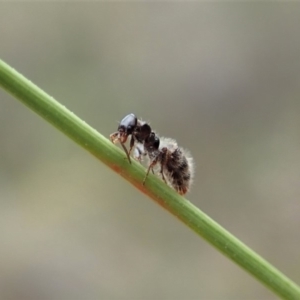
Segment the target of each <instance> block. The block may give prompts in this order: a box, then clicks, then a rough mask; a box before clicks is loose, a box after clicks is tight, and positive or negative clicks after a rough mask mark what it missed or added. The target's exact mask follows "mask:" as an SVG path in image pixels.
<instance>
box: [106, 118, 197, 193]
mask: <svg viewBox="0 0 300 300" xmlns="http://www.w3.org/2000/svg"><path fill="white" fill-rule="evenodd" d="M129 135H131V139H130V148H129V151H128V150H127V148H126V146H125V145H124V144H125V143H126V141H127V138H128V136H129ZM110 139H111V141H112V142H113V143H117V142H120V143H121V145H122V147H123V149H124V151H125V153H126V155H127V158H128V160H129V162H130V163H131V159H130V154H131V151H132V149H133V147H135V149H134V158H135V159H137V160H139V161H141V160H142V155H143V156H148V158H149V160H150V162H149V165H148V169H147V172H146V176H145V178H144V180H143V184H145V182H146V179H147V177H148V175H149V172H150V170H152V173H155V170H154V167H156V166H157V165H158V166H160V171H159V173H160V174H161V177H162V179H163V181H164V182H165V183H166V184H168V185H170V186H172V187H173V188H174V189H175V190H176V191H177V192H178V193H179V194H180V195H184V194H185V193H187V192H188V190H189V189H190V186H191V183H192V179H193V175H194V166H193V159H192V157H191V155H190V154H189V152H188V151H186V150H184V149H182V148H180V147H178V145H177V142H176V141H175V140H173V139H170V138H161V139H160V138H159V137H158V135H157V134H156V133H155V132H153V131H152V129H151V127H150V125H149V124H147V123H146V122H143V121H141V120H139V119H137V117H136V116H135V115H134V114H129V115H127V116H125V117H124V118H123V119H122V120H121V122H120V124H119V127H118V131H117V132H115V133H112V134H111V135H110Z"/></svg>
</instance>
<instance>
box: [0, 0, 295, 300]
mask: <svg viewBox="0 0 300 300" xmlns="http://www.w3.org/2000/svg"><path fill="white" fill-rule="evenodd" d="M299 32H300V5H299V3H274V4H267V3H247V4H242V3H227V4H221V3H212V4H211V3H196V2H194V3H162V2H161V3H160V2H156V3H129V2H128V3H121V2H119V3H75V4H71V3H26V4H25V3H23V4H22V3H1V4H0V37H1V46H0V57H1V59H3V60H4V61H6V62H7V63H8V64H10V65H11V66H13V67H14V68H15V69H17V70H18V71H19V72H21V73H22V74H24V75H25V76H26V77H27V78H28V79H30V80H31V81H32V82H34V83H36V84H37V85H38V86H39V87H41V88H42V89H44V90H45V91H46V92H47V93H49V94H50V95H51V96H53V97H54V98H55V99H57V100H58V101H60V102H61V103H62V104H64V105H65V106H66V107H68V108H69V109H70V110H71V111H73V112H74V113H75V114H77V115H78V116H79V117H80V118H82V119H83V120H84V121H86V122H87V123H88V124H90V125H91V126H93V127H94V128H96V129H97V130H99V132H101V133H102V134H104V135H106V136H107V137H108V136H109V134H110V133H112V132H114V131H115V130H116V129H117V124H118V123H117V122H118V121H119V120H121V119H122V118H123V117H124V116H125V115H126V114H128V113H131V112H133V113H135V114H136V115H137V116H139V117H141V118H143V119H144V120H146V121H149V122H150V124H151V125H152V127H153V128H154V129H155V130H156V131H157V132H158V133H159V134H160V135H162V136H167V137H172V138H175V139H176V140H177V141H178V143H179V145H181V146H182V147H184V148H187V149H189V150H190V152H191V153H192V154H193V156H194V159H195V163H196V177H195V182H194V186H193V188H192V190H191V193H190V194H188V196H187V198H188V199H189V200H190V201H191V202H193V203H194V204H195V205H196V206H198V207H199V208H200V209H202V210H203V211H204V212H205V213H207V214H208V215H209V216H211V217H212V218H214V219H215V220H216V221H217V222H219V223H220V224H221V225H222V226H224V227H225V228H226V229H228V230H229V231H230V232H232V233H233V234H234V235H236V236H237V237H238V238H239V239H241V240H242V241H243V242H245V243H246V244H247V245H248V246H250V247H251V248H252V249H254V250H255V251H257V252H258V253H259V254H260V255H262V256H263V257H264V258H265V259H267V260H268V261H270V262H271V263H272V264H274V265H275V266H276V267H277V268H279V269H280V270H281V271H282V272H284V273H285V274H286V275H288V276H289V277H291V278H292V279H293V280H294V281H296V282H298V283H299V282H300V255H299V248H300V233H299V226H300V218H299V215H300V208H299V197H300V185H299V180H300V151H299V149H300V118H299V114H300V101H299V96H300V85H299V80H300V34H299ZM0 101H1V104H0V118H1V126H0V138H1V147H0V240H1V247H0V298H1V299H72V300H73V299H109V300H110V299H149V300H150V299H166V300H167V299H277V297H276V296H275V295H274V294H273V293H271V292H270V291H269V290H267V289H266V288H265V287H264V286H263V285H262V284H261V283H259V282H257V281H256V280H255V279H254V278H252V277H251V276H250V275H248V274H247V273H246V272H245V271H243V270H241V269H240V268H239V267H238V266H236V265H235V264H234V263H232V262H231V261H229V260H228V259H227V258H225V257H224V256H223V255H222V254H220V253H219V252H217V251H216V250H215V249H214V248H212V247H211V246H210V245H209V244H207V243H206V242H205V241H204V240H202V239H201V238H199V237H198V236H197V235H196V234H194V233H193V232H192V231H191V230H190V229H189V228H187V227H185V226H184V225H183V224H182V223H181V222H179V221H178V220H177V219H176V218H174V217H173V216H172V215H170V214H169V213H168V212H166V211H165V210H163V209H161V207H159V206H158V205H156V204H155V203H154V202H152V201H151V200H150V201H149V199H148V198H147V197H146V196H144V195H143V194H141V193H140V192H139V191H138V190H136V189H135V188H134V187H133V186H131V185H129V184H128V183H127V182H125V181H124V180H123V179H122V178H121V177H119V176H118V175H117V174H115V173H113V172H112V171H111V170H110V169H108V168H107V167H105V166H104V165H103V164H101V163H100V162H98V161H97V160H96V159H95V158H94V157H93V156H91V155H90V154H89V153H87V152H86V151H84V150H83V149H81V148H80V147H78V146H77V144H75V143H74V142H73V141H71V140H69V138H67V137H66V136H64V135H63V134H61V133H60V132H59V131H58V130H56V129H55V128H54V127H52V126H51V125H49V124H48V123H47V122H45V121H44V120H43V119H41V118H40V117H39V116H37V115H36V114H34V113H33V112H31V111H30V110H29V109H27V108H26V107H25V106H24V105H23V104H21V103H20V102H19V101H17V100H16V99H15V98H13V97H12V96H11V95H9V94H7V93H6V92H5V91H4V90H2V89H1V90H0Z"/></svg>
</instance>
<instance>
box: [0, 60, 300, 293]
mask: <svg viewBox="0 0 300 300" xmlns="http://www.w3.org/2000/svg"><path fill="white" fill-rule="evenodd" d="M0 85H1V86H2V87H3V88H4V89H5V90H6V91H7V92H9V93H11V94H12V95H13V96H15V97H16V98H17V99H19V100H20V101H21V102H23V103H24V104H25V105H26V106H28V107H29V108H31V109H32V110H33V111H35V112H36V113H37V114H39V115H40V116H41V117H43V118H44V119H45V120H47V121H48V122H49V123H51V124H52V125H54V126H55V127H56V128H58V129H59V130H60V131H62V132H63V133H64V134H66V135H67V136H69V137H70V138H71V139H73V140H74V141H75V142H76V143H78V144H79V145H80V146H82V147H83V148H85V149H86V150H88V151H89V152H90V153H92V154H93V155H94V156H96V157H97V158H98V159H99V160H101V161H102V162H103V163H104V164H106V165H107V166H108V167H110V168H111V169H113V170H114V171H116V172H117V173H119V174H120V175H121V176H123V177H124V178H125V179H126V180H128V181H129V182H130V183H131V184H133V185H134V186H136V187H137V188H138V189H139V190H141V191H142V192H143V193H145V194H147V195H148V196H149V197H151V198H152V199H153V200H154V201H156V202H157V203H159V204H160V205H161V206H163V207H164V208H165V209H167V210H168V211H169V212H171V213H172V214H173V215H175V216H176V217H177V218H178V219H180V220H181V221H182V222H183V223H185V224H186V225H187V226H189V227H190V228H191V229H193V230H194V231H195V232H196V233H198V234H199V235H200V236H202V237H203V238H204V239H206V240H207V241H208V242H209V243H210V244H212V245H213V246H214V247H215V248H217V249H218V250H219V251H220V252H222V253H223V254H224V255H226V256H227V257H229V258H230V259H232V260H233V261H234V262H236V263H237V264H238V265H240V266H241V267H242V268H244V269H245V270H247V271H248V272H249V273H250V274H252V275H253V276H254V277H256V278H257V279H258V280H260V281H261V282H262V283H264V284H265V285H266V286H267V287H268V288H270V289H271V290H273V291H274V292H275V293H276V294H278V295H279V296H280V297H282V298H284V299H300V288H299V286H297V285H296V284H295V283H294V282H293V281H292V280H290V279H289V278H288V277H286V276H285V275H284V274H282V273H281V272H280V271H279V270H277V269H276V268H274V267H273V266H272V265H271V264H269V263H268V262H267V261H266V260H264V259H263V258H262V257H260V256H259V255H258V254H256V253H255V252H254V251H252V250H251V249H250V248H249V247H247V246H246V245H245V244H243V243H242V242H241V241H239V240H238V239H237V238H235V237H234V236H233V235H232V234H230V233H229V232H228V231H226V230H225V229H224V228H222V227H221V226H220V225H219V224H217V223H216V222H215V221H213V220H212V219H211V218H210V217H208V216H207V215H206V214H204V213H203V212H202V211H201V210H199V209H198V208H197V207H195V206H194V205H193V204H192V203H190V202H189V201H188V200H186V199H184V198H183V197H181V196H180V195H178V194H177V193H176V192H175V191H173V190H172V189H170V188H169V187H168V186H167V185H166V184H164V183H163V182H162V181H161V180H160V179H159V178H157V177H156V176H154V175H149V178H148V179H147V181H146V185H145V186H143V184H142V181H143V178H144V175H145V169H144V168H143V167H142V166H141V165H140V164H138V163H136V162H134V161H133V162H132V164H131V165H130V164H129V163H128V161H127V160H126V159H124V152H123V151H121V150H120V149H119V148H118V147H116V146H115V145H113V144H112V143H111V142H110V141H109V140H108V139H107V138H105V137H104V136H102V135H101V134H99V133H98V132H97V131H96V130H94V129H93V128H91V127H90V126H89V125H87V124H86V123H85V122H84V121H82V120H81V119H80V118H78V117H77V116H75V115H74V114H73V113H72V112H70V111H69V110H68V109H67V108H65V107H64V106H63V105H61V104H60V103H58V102H57V101H55V100H54V99H53V98H52V97H51V96H49V95H48V94H46V93H45V92H44V91H42V90H41V89H40V88H38V87H37V86H36V85H34V84H33V83H32V82H30V81H29V80H27V79H26V78H25V77H24V76H22V75H21V74H20V73H18V72H17V71H15V70H14V69H12V68H11V67H10V66H9V65H7V64H6V63H4V62H3V61H1V60H0ZM99 113H100V114H101V112H99ZM104 113H105V112H103V114H104ZM113 129H114V128H113Z"/></svg>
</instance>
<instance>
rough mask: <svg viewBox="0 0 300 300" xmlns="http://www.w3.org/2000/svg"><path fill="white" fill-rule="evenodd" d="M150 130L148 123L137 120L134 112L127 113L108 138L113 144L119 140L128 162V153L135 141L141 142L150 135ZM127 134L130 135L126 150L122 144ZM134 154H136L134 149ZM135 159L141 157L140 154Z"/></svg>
mask: <svg viewBox="0 0 300 300" xmlns="http://www.w3.org/2000/svg"><path fill="white" fill-rule="evenodd" d="M151 132H152V130H151V127H150V125H149V124H147V123H146V122H144V121H142V120H139V119H138V118H137V117H136V116H135V115H134V114H129V115H127V116H125V117H124V118H123V119H122V120H121V122H120V124H119V126H118V131H116V132H114V133H112V134H111V135H110V140H111V141H112V142H113V143H114V144H116V143H117V142H120V144H121V146H122V147H123V149H124V151H125V153H126V156H127V158H128V161H129V163H131V159H130V153H131V151H132V149H133V147H134V146H135V144H137V143H140V144H143V143H144V141H145V140H146V139H147V138H148V137H149V136H150V135H151ZM129 135H131V139H130V143H129V146H130V148H129V151H128V150H127V148H126V146H125V145H124V144H125V143H126V141H127V138H128V136H129ZM135 154H137V152H136V151H135ZM137 159H141V155H138V158H137Z"/></svg>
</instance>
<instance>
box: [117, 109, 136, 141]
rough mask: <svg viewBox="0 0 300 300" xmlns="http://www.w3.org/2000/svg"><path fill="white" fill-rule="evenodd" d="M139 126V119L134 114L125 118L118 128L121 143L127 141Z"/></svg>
mask: <svg viewBox="0 0 300 300" xmlns="http://www.w3.org/2000/svg"><path fill="white" fill-rule="evenodd" d="M136 126H137V117H136V116H135V115H134V114H129V115H127V116H126V117H124V118H123V119H122V120H121V122H120V124H119V127H118V132H119V135H118V138H119V140H120V142H121V143H125V142H126V141H127V137H128V136H129V135H130V134H132V132H133V131H134V130H135V128H136Z"/></svg>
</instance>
